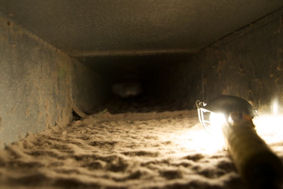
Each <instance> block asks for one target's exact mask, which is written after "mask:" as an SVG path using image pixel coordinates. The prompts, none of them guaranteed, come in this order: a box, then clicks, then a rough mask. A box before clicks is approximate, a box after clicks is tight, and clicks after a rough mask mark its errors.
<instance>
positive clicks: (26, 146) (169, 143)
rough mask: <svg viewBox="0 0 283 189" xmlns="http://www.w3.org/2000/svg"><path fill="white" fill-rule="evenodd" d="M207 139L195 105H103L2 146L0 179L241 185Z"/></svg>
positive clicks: (93, 184)
mask: <svg viewBox="0 0 283 189" xmlns="http://www.w3.org/2000/svg"><path fill="white" fill-rule="evenodd" d="M208 138H209V137H205V135H204V131H203V129H202V128H201V127H200V125H199V124H198V120H197V116H196V114H195V112H194V111H175V112H161V113H155V112H151V113H123V114H110V113H108V112H107V111H104V112H100V113H98V114H95V115H92V116H89V117H87V118H85V119H84V120H78V121H74V122H73V123H72V124H70V125H68V126H66V127H60V126H56V127H53V128H49V129H47V130H46V131H44V132H42V133H40V134H36V135H32V134H31V135H30V136H28V137H27V138H25V139H24V140H22V141H20V142H17V143H14V144H12V145H8V146H6V147H5V149H4V150H2V151H0V183H1V184H0V185H1V188H22V189H25V188H50V189H53V188H198V189H201V188H213V189H218V188H231V189H234V188H241V189H243V188H245V187H244V185H243V183H242V181H241V180H240V178H239V176H238V174H237V173H236V171H235V167H234V166H233V164H232V162H231V160H230V158H229V156H228V155H227V152H225V151H222V150H221V151H217V152H214V153H207V152H208V151H207V152H205V153H204V151H203V150H204V148H205V147H207V146H203V145H201V143H202V142H203V141H207V140H208ZM204 145H213V143H209V142H208V143H206V144H204ZM281 155H282V154H281ZM281 157H283V156H281Z"/></svg>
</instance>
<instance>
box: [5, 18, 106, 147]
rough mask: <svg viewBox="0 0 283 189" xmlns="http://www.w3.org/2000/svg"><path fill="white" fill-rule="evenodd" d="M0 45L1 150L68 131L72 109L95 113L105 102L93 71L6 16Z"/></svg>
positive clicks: (97, 78)
mask: <svg viewBox="0 0 283 189" xmlns="http://www.w3.org/2000/svg"><path fill="white" fill-rule="evenodd" d="M0 44H1V45H0V51H1V53H0V81H1V82H0V118H1V129H0V143H1V146H2V145H3V144H4V143H10V142H13V141H16V140H18V139H19V138H21V137H24V136H25V135H26V134H27V133H36V132H39V131H41V130H43V129H45V128H46V127H48V126H55V125H66V124H68V123H69V122H70V121H71V120H72V109H74V108H77V109H79V110H81V111H85V112H87V113H90V112H91V111H93V110H94V107H96V106H98V105H99V104H100V103H101V102H103V99H102V98H103V95H101V94H100V93H101V91H102V90H100V87H101V83H100V82H101V80H99V77H97V76H96V74H95V73H94V72H93V71H92V70H90V69H87V68H86V67H85V66H84V65H82V64H81V63H79V62H77V61H75V60H73V59H71V58H70V57H68V56H67V55H66V54H64V53H62V52H60V51H59V50H57V49H55V48H54V47H53V46H51V45H49V44H48V43H46V42H44V41H42V40H41V39H39V38H38V37H36V36H34V35H33V34H31V33H30V32H28V31H26V30H24V29H23V28H21V27H19V26H17V25H15V24H14V23H13V22H11V21H9V20H7V19H5V18H4V17H2V16H1V14H0ZM80 91H82V92H83V93H81V92H80ZM90 96H91V97H90ZM90 98H91V99H92V100H91V101H90V100H89V99H90ZM86 102H88V103H86Z"/></svg>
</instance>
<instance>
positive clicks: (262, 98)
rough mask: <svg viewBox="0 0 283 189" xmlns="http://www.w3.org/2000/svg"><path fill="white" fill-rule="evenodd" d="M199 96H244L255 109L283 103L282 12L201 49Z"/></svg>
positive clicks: (209, 97)
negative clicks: (273, 103)
mask: <svg viewBox="0 0 283 189" xmlns="http://www.w3.org/2000/svg"><path fill="white" fill-rule="evenodd" d="M193 62H196V63H200V64H201V70H202V71H201V75H202V79H201V86H202V88H201V90H200V91H199V96H200V97H202V98H204V99H206V100H209V99H211V98H214V97H215V96H218V95H220V94H232V95H238V96H241V97H244V98H246V99H248V100H250V101H251V102H253V103H254V104H255V105H256V106H262V105H267V104H270V102H271V101H272V100H273V99H274V98H275V97H276V98H278V99H279V101H281V103H283V10H282V9H281V10H280V11H279V12H277V13H275V14H273V15H269V16H267V17H265V18H264V19H261V20H259V21H257V22H256V23H254V24H251V25H249V26H248V27H246V28H244V29H242V30H240V31H237V32H235V33H233V34H232V35H230V36H228V37H226V38H224V39H223V40H220V41H218V42H217V43H215V44H213V45H212V46H210V47H209V48H206V49H204V50H203V51H202V52H201V53H199V54H198V55H197V56H195V57H194V59H193Z"/></svg>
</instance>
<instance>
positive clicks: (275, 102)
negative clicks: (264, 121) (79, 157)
mask: <svg viewBox="0 0 283 189" xmlns="http://www.w3.org/2000/svg"><path fill="white" fill-rule="evenodd" d="M278 110H279V105H278V101H277V100H274V102H273V104H272V113H273V114H275V115H277V114H278Z"/></svg>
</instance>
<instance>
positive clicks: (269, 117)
mask: <svg viewBox="0 0 283 189" xmlns="http://www.w3.org/2000/svg"><path fill="white" fill-rule="evenodd" d="M253 122H254V124H255V126H256V131H257V133H258V135H259V136H261V137H262V138H263V139H264V140H265V141H266V143H267V144H275V143H279V142H282V141H283V115H280V114H277V115H275V114H264V115H259V116H257V117H255V118H254V120H253Z"/></svg>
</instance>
